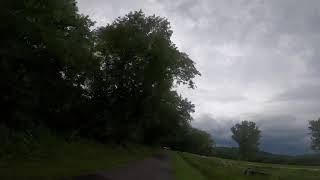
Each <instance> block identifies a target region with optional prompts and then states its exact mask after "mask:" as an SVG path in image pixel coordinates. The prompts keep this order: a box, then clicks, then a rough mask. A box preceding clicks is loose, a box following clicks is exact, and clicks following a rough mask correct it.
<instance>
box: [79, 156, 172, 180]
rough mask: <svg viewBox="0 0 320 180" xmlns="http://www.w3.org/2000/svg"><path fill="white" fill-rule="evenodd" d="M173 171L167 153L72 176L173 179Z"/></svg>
mask: <svg viewBox="0 0 320 180" xmlns="http://www.w3.org/2000/svg"><path fill="white" fill-rule="evenodd" d="M173 177H174V171H173V167H172V165H171V159H170V157H169V154H168V153H165V154H156V155H154V156H152V157H151V158H148V159H145V160H142V161H138V162H133V163H129V164H127V165H124V166H119V167H116V168H113V169H111V170H110V171H107V172H98V173H92V174H87V175H82V176H77V177H74V180H173V179H174V178H173Z"/></svg>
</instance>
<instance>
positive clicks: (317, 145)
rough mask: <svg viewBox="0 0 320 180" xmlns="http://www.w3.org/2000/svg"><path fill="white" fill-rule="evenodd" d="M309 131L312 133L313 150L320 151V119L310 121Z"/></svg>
mask: <svg viewBox="0 0 320 180" xmlns="http://www.w3.org/2000/svg"><path fill="white" fill-rule="evenodd" d="M309 130H310V131H311V133H310V134H311V148H312V149H313V150H315V151H320V118H319V119H318V120H312V121H309Z"/></svg>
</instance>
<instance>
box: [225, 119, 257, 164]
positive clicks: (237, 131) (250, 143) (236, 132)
mask: <svg viewBox="0 0 320 180" xmlns="http://www.w3.org/2000/svg"><path fill="white" fill-rule="evenodd" d="M231 132H232V139H233V140H234V141H236V142H237V143H238V145H239V153H240V156H241V158H242V159H246V158H248V156H250V153H253V152H256V151H258V150H259V140H260V137H261V135H260V132H261V131H260V130H259V128H258V127H257V126H256V124H255V123H254V122H250V121H242V122H241V123H237V124H236V125H234V126H233V127H232V128H231Z"/></svg>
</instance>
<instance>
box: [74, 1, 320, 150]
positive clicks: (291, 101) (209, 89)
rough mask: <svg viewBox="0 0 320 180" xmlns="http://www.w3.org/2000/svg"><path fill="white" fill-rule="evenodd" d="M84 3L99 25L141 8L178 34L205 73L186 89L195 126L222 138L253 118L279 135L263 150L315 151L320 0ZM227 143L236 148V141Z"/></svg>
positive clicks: (176, 37) (175, 38)
mask: <svg viewBox="0 0 320 180" xmlns="http://www.w3.org/2000/svg"><path fill="white" fill-rule="evenodd" d="M78 3H79V4H78V5H79V9H80V11H81V12H82V13H84V14H88V15H90V17H91V18H92V19H94V20H95V21H97V26H98V25H106V24H107V23H110V22H112V20H113V19H115V18H116V17H118V16H122V15H124V14H126V13H127V12H129V11H132V10H139V9H142V10H143V11H144V12H145V13H146V14H148V15H151V14H156V15H159V16H164V17H166V18H168V20H169V21H170V22H171V26H172V29H173V32H174V33H173V37H172V40H173V42H174V43H175V44H176V45H177V47H178V48H179V49H180V50H182V51H185V52H187V53H188V54H189V55H190V57H191V58H192V59H193V60H194V61H195V62H196V66H197V68H198V69H199V71H200V72H201V73H202V76H201V77H198V78H196V84H197V87H198V88H197V89H196V90H188V89H186V88H185V87H180V88H179V91H180V92H181V93H182V94H183V95H184V96H185V97H188V98H189V99H190V100H192V102H194V103H195V105H196V113H195V114H194V115H193V116H194V119H195V123H194V125H195V126H199V127H210V126H212V128H211V129H213V130H214V132H221V131H226V132H227V131H229V127H227V126H225V125H223V124H227V125H229V124H228V123H229V120H230V119H233V118H234V117H237V119H244V118H248V117H251V118H252V119H253V120H255V121H257V122H259V121H261V122H263V123H262V124H261V127H262V128H264V127H266V126H270V127H268V128H266V129H267V130H266V131H265V132H272V133H270V134H266V135H265V137H268V138H266V139H265V140H264V142H269V143H267V144H269V145H270V146H267V145H263V144H262V146H263V147H264V148H266V149H268V148H269V147H271V148H273V147H275V149H278V151H279V152H285V150H288V152H289V149H297V148H298V149H297V150H296V152H302V151H305V152H307V149H308V148H309V145H308V144H307V143H305V142H306V140H305V138H306V136H305V133H306V130H305V127H306V123H305V122H306V120H309V119H317V118H318V116H319V115H320V98H319V93H317V92H319V90H320V88H319V82H320V61H319V59H320V21H319V19H320V1H318V0H308V1H301V0H282V1H278V0H237V1H234V0H176V1H171V0H135V1H130V0H90V1H88V0H78ZM208 114H214V115H215V116H214V117H215V118H214V119H213V118H208V117H211V116H209V115H208ZM253 114H255V115H254V116H253ZM283 114H285V115H286V117H283V116H284V115H283ZM205 117H206V118H205ZM253 117H254V118H253ZM261 118H262V119H263V120H258V119H261ZM215 119H217V120H215ZM275 119H283V120H281V121H280V120H279V121H278V120H275ZM231 122H233V121H231ZM281 122H284V124H290V126H286V125H281ZM293 122H294V123H293ZM279 123H280V124H279ZM201 124H207V125H206V126H204V125H201ZM217 124H218V125H219V126H217ZM291 124H296V126H291ZM216 127H218V128H216ZM278 132H279V133H280V132H284V134H278ZM299 133H300V134H299ZM219 134H223V133H222V132H221V133H219ZM272 134H277V136H279V137H273V136H272ZM285 134H287V135H286V136H285ZM298 136H300V137H301V138H298ZM216 137H218V136H216ZM223 137H225V135H224V136H223ZM290 137H292V138H291V139H296V142H299V143H300V144H299V145H298V144H294V143H285V142H293V141H291V140H289V139H290ZM273 138H274V139H273ZM271 142H272V143H271ZM280 142H281V143H280ZM302 142H304V143H302ZM225 144H228V145H230V143H229V141H225ZM279 144H280V145H279ZM278 147H279V148H278ZM280 147H282V149H281V148H280ZM295 147H296V148H295ZM300 147H301V148H300ZM299 148H300V149H299ZM273 149H274V148H273ZM273 151H274V152H276V151H275V150H273Z"/></svg>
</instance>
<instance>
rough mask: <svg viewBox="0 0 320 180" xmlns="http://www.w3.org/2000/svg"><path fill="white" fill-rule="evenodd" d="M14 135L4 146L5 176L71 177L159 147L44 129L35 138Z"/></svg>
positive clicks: (0, 173)
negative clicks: (65, 135)
mask: <svg viewBox="0 0 320 180" xmlns="http://www.w3.org/2000/svg"><path fill="white" fill-rule="evenodd" d="M2 130H3V129H2ZM12 136H14V138H11V139H12V140H15V141H13V142H11V143H10V145H6V146H4V147H5V149H4V151H5V152H2V153H5V154H6V156H5V157H2V159H0V179H1V180H13V179H30V180H31V179H39V180H40V179H61V178H71V177H72V176H75V175H79V174H83V173H91V172H96V171H105V170H107V169H109V168H111V167H114V166H117V165H120V164H125V163H127V162H129V161H133V160H138V159H143V158H147V157H149V156H151V154H153V153H155V152H157V151H158V150H159V148H157V147H146V146H141V145H135V144H127V145H126V146H119V145H117V144H113V145H112V144H108V145H106V144H102V143H99V142H97V141H93V140H86V139H83V138H81V139H77V140H73V141H66V140H64V139H63V138H61V137H57V136H53V135H51V134H49V133H47V131H43V130H42V132H38V134H33V138H31V137H28V136H27V135H26V134H19V135H18V134H17V133H14V134H12ZM35 138H36V139H35Z"/></svg>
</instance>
